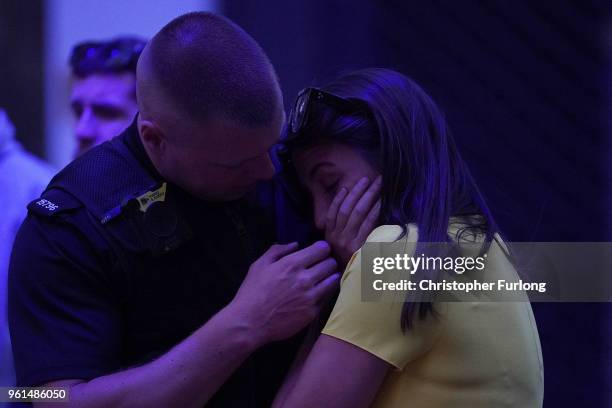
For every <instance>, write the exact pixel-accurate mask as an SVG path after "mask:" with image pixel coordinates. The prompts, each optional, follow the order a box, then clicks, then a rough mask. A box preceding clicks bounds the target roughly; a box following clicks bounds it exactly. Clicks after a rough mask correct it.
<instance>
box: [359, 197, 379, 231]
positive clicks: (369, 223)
mask: <svg viewBox="0 0 612 408" xmlns="http://www.w3.org/2000/svg"><path fill="white" fill-rule="evenodd" d="M380 206H381V203H380V199H379V200H377V201H376V203H375V204H374V205H373V206H372V208H371V209H370V211H369V212H368V215H367V216H366V218H365V220H364V221H363V223H362V224H361V227H359V232H358V233H357V237H358V239H359V240H360V241H361V242H365V240H366V238H367V237H368V235H370V233H371V232H372V231H373V230H374V228H375V227H376V223H377V222H378V217H379V215H380Z"/></svg>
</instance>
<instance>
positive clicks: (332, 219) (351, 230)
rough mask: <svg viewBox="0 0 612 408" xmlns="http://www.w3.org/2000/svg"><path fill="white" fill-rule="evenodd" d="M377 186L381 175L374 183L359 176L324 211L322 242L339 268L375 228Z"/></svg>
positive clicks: (379, 186)
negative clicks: (325, 211)
mask: <svg viewBox="0 0 612 408" xmlns="http://www.w3.org/2000/svg"><path fill="white" fill-rule="evenodd" d="M381 186H382V177H381V176H378V177H377V178H376V179H375V180H374V181H370V179H368V178H367V177H363V178H361V179H360V180H359V181H358V182H357V183H356V184H355V185H354V186H353V187H352V189H351V190H350V191H349V190H348V189H347V188H346V187H342V188H341V189H340V190H339V191H338V192H337V193H336V196H335V197H334V199H333V201H332V202H331V204H330V206H329V208H328V210H327V217H326V219H325V240H326V241H327V242H328V243H329V245H330V246H331V248H332V251H333V253H334V254H335V256H336V258H337V260H338V261H339V263H340V264H341V265H342V266H345V265H346V264H347V263H348V261H349V260H350V258H351V256H352V255H353V254H354V253H355V252H356V251H357V250H358V249H359V248H361V247H362V246H363V244H364V243H365V241H366V238H367V237H368V235H370V233H371V232H372V230H373V229H374V228H376V224H377V221H378V218H379V214H380V190H381Z"/></svg>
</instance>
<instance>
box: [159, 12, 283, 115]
mask: <svg viewBox="0 0 612 408" xmlns="http://www.w3.org/2000/svg"><path fill="white" fill-rule="evenodd" d="M150 66H151V68H152V72H153V75H154V78H155V80H156V82H157V84H158V85H159V86H160V87H161V89H162V90H163V91H164V93H165V94H166V95H168V96H169V97H170V98H172V99H173V102H174V103H176V105H177V106H178V107H179V108H180V109H181V110H182V112H184V113H186V114H187V115H188V116H189V117H190V118H193V119H195V120H204V119H205V118H206V117H207V116H208V115H209V114H210V113H212V112H215V113H222V114H225V115H227V116H228V117H229V118H230V119H232V120H236V121H237V122H238V123H241V124H243V125H254V126H257V125H266V124H269V123H270V122H271V121H272V120H273V119H274V115H275V112H276V111H275V110H277V109H278V106H279V105H281V104H282V96H281V94H280V90H279V84H278V79H277V77H276V73H275V72H274V68H273V67H272V64H271V62H270V60H269V58H268V57H267V56H266V54H265V53H264V51H263V50H262V49H261V47H260V46H259V45H258V44H257V43H256V42H255V40H254V39H253V38H252V37H251V36H250V35H249V34H247V33H246V32H245V31H244V30H243V29H242V28H240V27H239V26H238V25H236V24H235V23H233V22H232V21H230V20H229V19H227V18H225V17H222V16H219V15H215V14H212V13H207V12H193V13H188V14H185V15H182V16H180V17H177V18H175V19H174V20H172V21H171V22H170V23H168V24H167V25H166V26H164V27H163V28H162V29H161V30H160V31H159V33H157V34H156V35H155V36H154V37H153V39H152V40H151V44H150Z"/></svg>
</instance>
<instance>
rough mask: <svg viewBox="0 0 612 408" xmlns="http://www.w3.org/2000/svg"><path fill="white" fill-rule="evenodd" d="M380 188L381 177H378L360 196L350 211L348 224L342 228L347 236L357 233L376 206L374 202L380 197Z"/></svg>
mask: <svg viewBox="0 0 612 408" xmlns="http://www.w3.org/2000/svg"><path fill="white" fill-rule="evenodd" d="M381 187H382V177H381V176H378V177H376V179H375V180H374V182H372V184H370V186H369V187H368V189H367V190H366V191H365V192H364V193H363V194H362V196H361V197H360V198H359V201H357V204H355V207H354V208H353V211H351V214H350V216H349V219H348V222H347V223H346V226H345V228H344V230H345V231H346V233H347V234H351V235H353V234H356V233H357V231H359V229H360V228H361V226H362V225H363V223H364V221H365V219H366V217H368V214H369V213H370V211H371V210H372V207H373V206H374V205H375V204H376V200H378V197H379V196H380V189H381Z"/></svg>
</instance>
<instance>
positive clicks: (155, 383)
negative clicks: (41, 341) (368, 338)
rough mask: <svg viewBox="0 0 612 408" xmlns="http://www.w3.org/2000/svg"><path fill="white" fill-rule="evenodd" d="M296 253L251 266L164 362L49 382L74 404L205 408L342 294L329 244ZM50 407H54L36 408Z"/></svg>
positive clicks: (272, 254) (281, 249)
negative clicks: (263, 351)
mask: <svg viewBox="0 0 612 408" xmlns="http://www.w3.org/2000/svg"><path fill="white" fill-rule="evenodd" d="M296 249H297V246H296V245H293V244H290V245H275V246H273V247H272V248H270V250H268V251H267V252H266V253H265V254H264V255H263V256H262V257H261V258H259V259H258V260H257V261H256V262H255V263H254V264H253V265H252V266H251V268H250V269H249V273H248V275H247V277H246V279H245V280H244V282H243V283H242V285H241V287H240V290H239V291H238V293H237V295H236V297H235V298H234V300H233V301H232V302H231V303H230V304H229V305H228V306H226V307H225V308H224V309H222V310H221V311H220V312H219V313H217V314H216V315H215V316H213V317H212V318H211V319H210V320H209V321H208V322H207V323H206V324H205V325H204V326H202V327H201V328H200V329H198V330H197V331H196V332H194V333H193V334H192V335H191V336H189V337H188V338H187V339H185V340H184V341H183V342H181V343H179V344H178V345H177V346H175V347H174V348H173V349H171V350H170V351H169V352H168V353H166V354H165V355H163V356H161V357H159V358H158V359H157V360H155V361H153V362H151V363H148V364H146V365H142V366H139V367H134V368H130V369H128V370H125V371H121V372H117V373H114V374H110V375H104V376H101V377H98V378H95V379H93V380H90V381H86V382H85V381H79V380H64V381H61V382H50V383H47V384H46V385H49V386H57V385H66V386H69V387H70V391H69V394H70V403H69V405H68V406H69V407H71V406H75V407H76V406H78V407H108V406H113V407H155V406H160V407H165V406H180V407H201V406H203V405H204V404H205V403H206V402H207V401H208V400H209V399H210V398H211V397H212V396H213V395H214V393H215V392H216V391H217V390H218V389H219V388H220V387H221V385H222V384H223V383H224V382H225V381H226V380H227V379H228V377H229V376H230V375H231V374H232V372H233V371H234V370H235V369H236V368H238V366H240V364H241V363H242V362H243V361H244V360H245V359H246V358H247V357H248V356H249V355H250V354H251V353H252V352H253V351H254V350H255V349H257V348H258V347H260V346H261V345H263V344H266V343H269V342H271V341H275V340H280V339H284V338H287V337H289V336H291V335H293V334H295V333H296V332H297V331H299V330H300V329H301V328H303V327H304V326H305V325H306V324H308V323H309V322H310V321H311V320H312V319H313V318H314V317H315V316H316V315H317V314H318V304H319V303H320V301H321V300H322V299H323V298H324V297H326V296H328V295H329V294H330V293H331V292H333V291H334V290H335V289H336V287H337V281H338V274H336V273H335V271H336V264H335V262H334V261H333V260H332V259H331V258H329V246H328V245H327V244H325V243H321V242H319V243H316V244H314V245H312V246H310V247H308V248H305V249H303V250H300V251H295V250H296ZM294 251H295V252H294ZM262 294H266V296H262ZM44 406H51V405H50V404H48V405H45V404H38V405H36V407H44ZM61 406H63V407H65V406H66V405H61Z"/></svg>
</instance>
